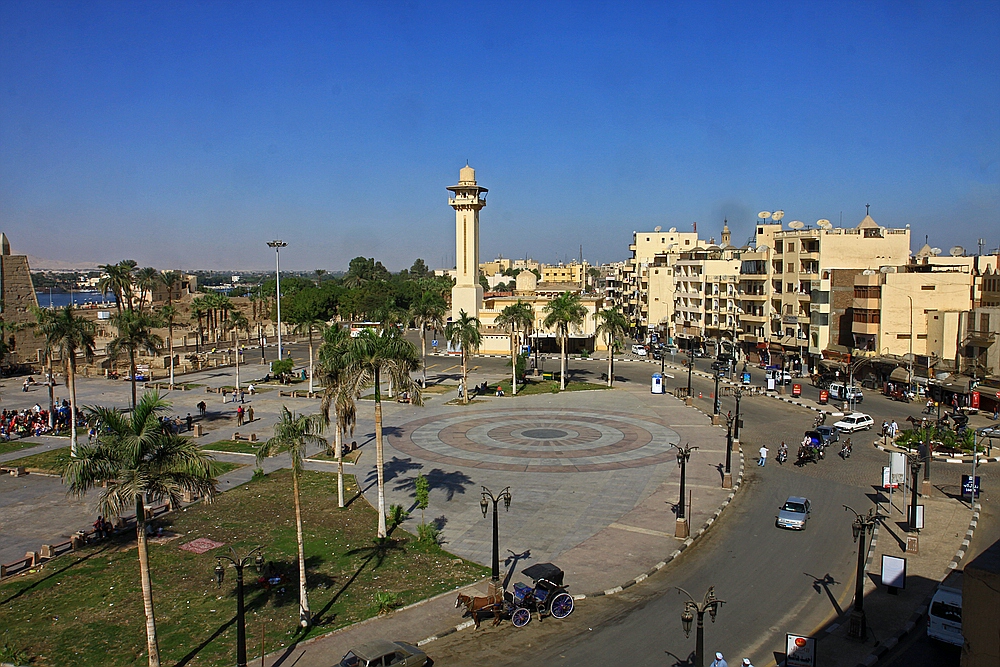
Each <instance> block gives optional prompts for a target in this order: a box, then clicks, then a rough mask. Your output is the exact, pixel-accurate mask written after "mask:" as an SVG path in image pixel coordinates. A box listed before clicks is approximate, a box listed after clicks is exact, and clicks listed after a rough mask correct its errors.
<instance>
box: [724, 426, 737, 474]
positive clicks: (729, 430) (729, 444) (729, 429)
mask: <svg viewBox="0 0 1000 667" xmlns="http://www.w3.org/2000/svg"><path fill="white" fill-rule="evenodd" d="M735 421H736V419H735V418H734V417H727V418H726V471H725V472H724V473H723V474H722V488H724V489H731V488H733V471H732V460H733V425H734V422H735Z"/></svg>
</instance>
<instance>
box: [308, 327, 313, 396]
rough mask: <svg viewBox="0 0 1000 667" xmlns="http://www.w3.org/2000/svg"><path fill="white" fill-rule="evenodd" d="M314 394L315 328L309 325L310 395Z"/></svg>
mask: <svg viewBox="0 0 1000 667" xmlns="http://www.w3.org/2000/svg"><path fill="white" fill-rule="evenodd" d="M312 393H313V328H312V324H311V323H310V324H309V395H310V396H311V395H312Z"/></svg>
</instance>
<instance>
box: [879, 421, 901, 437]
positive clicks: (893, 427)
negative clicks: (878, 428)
mask: <svg viewBox="0 0 1000 667" xmlns="http://www.w3.org/2000/svg"><path fill="white" fill-rule="evenodd" d="M898 432H899V424H897V423H896V420H895V419H893V420H892V422H888V421H885V420H882V437H883V438H895V437H896V434H897V433H898Z"/></svg>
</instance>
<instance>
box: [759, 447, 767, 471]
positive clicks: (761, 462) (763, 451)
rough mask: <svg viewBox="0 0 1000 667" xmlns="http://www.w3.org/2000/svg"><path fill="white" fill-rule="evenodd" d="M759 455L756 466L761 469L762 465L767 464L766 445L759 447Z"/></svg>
mask: <svg viewBox="0 0 1000 667" xmlns="http://www.w3.org/2000/svg"><path fill="white" fill-rule="evenodd" d="M759 453H760V459H758V460H757V465H759V466H760V467H761V468H763V467H764V464H765V463H767V445H761V446H760V452H759Z"/></svg>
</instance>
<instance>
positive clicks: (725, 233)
mask: <svg viewBox="0 0 1000 667" xmlns="http://www.w3.org/2000/svg"><path fill="white" fill-rule="evenodd" d="M732 238H733V235H732V234H730V233H729V220H723V221H722V247H723V248H725V247H726V246H727V245H729V241H730V239H732Z"/></svg>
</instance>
